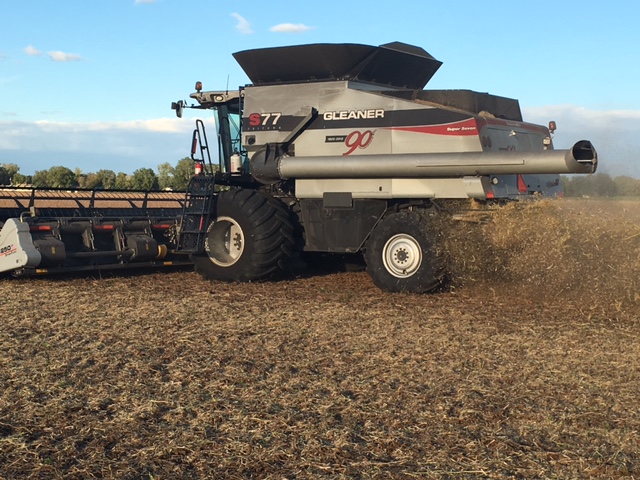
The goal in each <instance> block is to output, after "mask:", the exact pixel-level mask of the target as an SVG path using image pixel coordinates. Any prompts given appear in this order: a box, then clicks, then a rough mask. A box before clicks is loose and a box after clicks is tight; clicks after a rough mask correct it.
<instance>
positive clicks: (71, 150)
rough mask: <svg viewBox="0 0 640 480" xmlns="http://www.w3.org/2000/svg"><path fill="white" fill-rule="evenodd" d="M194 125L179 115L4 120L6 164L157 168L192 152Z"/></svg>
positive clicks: (29, 168)
mask: <svg viewBox="0 0 640 480" xmlns="http://www.w3.org/2000/svg"><path fill="white" fill-rule="evenodd" d="M192 129H193V123H192V122H190V121H188V120H185V119H178V118H158V119H152V120H131V121H125V122H89V123H81V122H51V121H39V122H20V121H15V120H0V163H16V164H17V165H18V166H19V167H20V171H21V172H22V173H24V174H26V175H31V174H33V172H34V171H36V170H45V169H48V168H50V167H52V166H54V165H64V166H67V167H69V168H71V169H72V170H73V169H74V168H80V169H81V170H82V171H84V172H95V171H97V170H100V169H102V168H106V169H110V170H115V171H123V172H126V173H132V172H133V171H135V170H136V169H138V168H142V167H146V168H153V169H155V168H156V167H157V166H158V165H159V164H161V163H164V162H169V163H171V164H172V165H173V164H175V163H176V162H177V161H178V160H179V159H181V158H184V157H186V156H188V155H189V153H190V140H191V130H192ZM212 153H213V152H212Z"/></svg>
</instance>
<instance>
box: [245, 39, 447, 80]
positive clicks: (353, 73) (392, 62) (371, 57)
mask: <svg viewBox="0 0 640 480" xmlns="http://www.w3.org/2000/svg"><path fill="white" fill-rule="evenodd" d="M233 56H234V58H235V59H236V61H237V62H238V63H239V64H240V66H241V67H242V69H243V70H244V71H245V73H246V74H247V76H248V77H249V79H250V80H251V82H253V84H254V85H270V84H281V83H300V82H311V81H322V80H354V81H361V82H366V83H372V84H376V85H384V86H391V87H396V88H409V89H418V90H419V89H422V88H424V86H425V85H426V84H427V82H428V81H429V80H430V79H431V77H432V76H433V75H434V74H435V73H436V71H437V70H438V68H440V65H442V62H439V61H438V60H436V59H435V58H433V57H432V56H431V55H429V54H428V53H427V52H426V51H425V50H423V49H422V48H420V47H415V46H413V45H407V44H406V43H401V42H393V43H387V44H385V45H380V46H379V47H373V46H369V45H360V44H354V43H341V44H330V43H316V44H309V45H294V46H290V47H274V48H260V49H255V50H244V51H242V52H237V53H234V54H233Z"/></svg>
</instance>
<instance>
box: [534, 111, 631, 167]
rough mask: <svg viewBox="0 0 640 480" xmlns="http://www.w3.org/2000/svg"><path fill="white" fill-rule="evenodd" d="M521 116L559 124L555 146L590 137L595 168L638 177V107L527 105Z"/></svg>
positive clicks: (559, 146)
mask: <svg viewBox="0 0 640 480" xmlns="http://www.w3.org/2000/svg"><path fill="white" fill-rule="evenodd" d="M523 116H524V119H525V120H526V121H528V122H532V123H537V124H541V125H547V123H548V122H549V120H554V121H555V122H556V124H557V125H558V130H557V131H556V133H555V137H554V141H553V143H554V145H555V148H570V147H571V146H573V144H574V143H575V142H577V141H578V140H589V141H591V143H593V146H594V147H595V149H596V151H597V152H598V159H599V164H598V171H600V172H603V173H608V174H610V175H613V176H617V175H630V176H633V177H636V178H640V155H638V152H640V136H638V134H637V132H638V131H640V111H639V110H592V109H588V108H585V107H579V106H575V105H552V106H545V107H534V108H526V109H524V111H523Z"/></svg>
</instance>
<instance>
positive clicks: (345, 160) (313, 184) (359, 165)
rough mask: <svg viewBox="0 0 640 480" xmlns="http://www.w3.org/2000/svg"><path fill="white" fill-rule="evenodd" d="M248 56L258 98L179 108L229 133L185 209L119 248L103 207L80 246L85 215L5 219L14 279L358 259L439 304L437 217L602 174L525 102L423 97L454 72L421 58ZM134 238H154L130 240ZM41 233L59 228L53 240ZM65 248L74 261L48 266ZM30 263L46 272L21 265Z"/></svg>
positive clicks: (147, 215)
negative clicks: (467, 203)
mask: <svg viewBox="0 0 640 480" xmlns="http://www.w3.org/2000/svg"><path fill="white" fill-rule="evenodd" d="M234 57H235V58H236V60H237V61H238V63H239V64H240V65H241V67H242V68H243V69H244V71H245V73H246V74H247V76H248V77H249V78H250V80H251V81H252V82H253V83H252V85H247V86H245V87H241V88H239V89H238V90H234V91H229V90H223V91H203V89H202V84H201V83H200V82H198V83H197V84H196V92H195V93H192V94H191V98H192V99H194V100H195V101H196V102H197V103H195V104H187V102H185V101H178V102H174V103H173V104H172V108H173V109H174V110H176V113H177V115H178V116H182V113H183V110H184V108H194V109H206V110H211V111H213V113H214V116H215V124H216V129H217V131H216V139H217V146H216V147H217V148H215V149H214V150H216V151H217V152H218V159H217V161H216V162H215V165H214V163H213V162H212V160H211V149H210V148H209V145H208V142H207V136H206V132H205V127H204V123H203V122H202V121H201V120H197V121H196V130H195V131H194V134H193V141H192V158H193V159H194V162H195V172H196V174H195V175H194V177H193V178H192V180H191V182H190V184H189V187H188V191H187V194H186V198H185V200H184V204H183V205H182V207H183V208H182V209H180V208H176V209H174V210H172V211H169V210H165V209H162V208H161V209H160V211H155V212H154V211H152V210H150V209H149V208H148V205H147V206H146V207H144V208H136V209H134V210H135V212H130V213H131V214H130V215H126V216H123V212H118V213H117V214H115V213H114V215H110V218H111V220H110V222H111V224H110V225H112V226H113V232H112V233H113V240H114V241H112V238H111V237H110V236H109V234H106V235H105V234H104V231H103V230H100V228H103V225H104V224H103V221H102V219H103V218H105V217H106V214H105V213H104V212H103V211H102V207H97V206H92V207H90V208H89V210H88V211H86V212H84V211H83V212H80V213H79V215H80V216H81V217H82V220H79V222H80V223H81V226H76V227H74V228H75V230H74V231H75V232H76V233H74V234H71V235H68V234H64V230H66V229H67V225H72V224H74V223H75V222H74V221H72V220H70V219H73V218H76V215H75V213H74V214H73V215H70V214H71V212H72V210H70V211H67V212H60V213H58V212H48V213H47V220H46V221H45V220H42V218H43V213H42V211H40V212H38V211H37V209H36V210H34V209H32V208H31V209H29V208H25V207H31V205H20V206H19V207H18V208H14V212H10V213H6V211H5V213H4V216H3V217H2V218H1V219H0V221H3V222H4V223H5V227H4V229H3V230H2V233H1V234H0V248H2V249H5V253H6V254H5V255H3V257H1V258H3V262H4V263H2V264H0V270H4V271H7V270H14V271H16V272H18V271H22V272H25V273H29V272H38V271H39V270H41V266H42V265H43V264H42V263H41V262H43V261H46V264H47V265H52V264H55V265H56V267H57V269H58V270H59V271H62V270H65V269H68V268H76V269H78V268H109V267H115V266H118V267H121V266H131V267H134V266H140V265H142V264H143V263H147V264H157V263H158V262H162V261H163V260H160V259H158V258H156V257H157V256H158V255H159V256H160V257H162V256H165V259H166V258H170V259H172V260H171V261H174V260H173V259H179V258H186V255H187V254H188V256H189V258H190V259H191V261H193V263H194V265H195V269H196V270H197V271H198V272H200V273H201V274H202V275H203V276H205V277H206V278H211V279H217V280H225V281H258V280H265V279H269V278H273V277H274V276H277V275H279V274H282V273H286V272H289V271H291V269H292V266H293V265H294V264H295V263H297V262H299V259H300V255H301V254H302V253H304V252H324V253H333V254H340V255H344V254H356V253H357V254H363V256H364V260H365V262H366V269H367V272H368V273H369V275H370V276H371V278H372V279H373V281H374V283H375V284H376V285H378V286H379V287H380V288H382V289H385V290H389V291H408V292H426V291H429V290H431V289H433V288H435V287H436V286H437V285H438V284H439V283H440V282H441V280H442V278H443V277H444V275H445V273H446V266H445V265H444V264H443V260H442V259H441V258H439V256H438V254H437V252H438V245H437V241H438V240H437V233H436V232H435V231H434V229H433V228H432V223H433V220H434V218H435V217H436V215H451V213H455V212H456V211H460V209H461V208H462V209H464V207H461V202H460V200H461V199H475V200H477V201H480V202H481V203H491V202H496V201H506V200H513V199H519V198H531V196H533V195H534V194H538V193H541V194H544V195H557V194H559V193H560V191H561V187H560V181H559V176H558V175H559V174H565V173H593V172H595V170H596V166H597V155H596V151H595V149H594V148H593V147H592V145H591V143H590V142H588V141H585V140H582V141H579V142H577V143H576V144H575V145H574V146H573V147H572V148H570V149H568V150H554V149H553V143H552V135H553V130H554V129H555V126H554V125H553V124H550V128H547V127H544V126H539V125H533V124H530V123H526V122H524V121H523V119H522V115H521V112H520V107H519V104H518V101H517V100H513V99H508V98H504V97H498V96H495V95H490V94H487V93H478V92H473V91H470V90H423V88H424V86H425V85H426V84H427V82H428V81H429V80H430V79H431V77H432V76H433V75H434V74H435V72H436V71H437V69H438V68H439V67H440V65H441V62H439V61H437V60H436V59H434V58H433V57H432V56H431V55H429V54H428V53H427V52H426V51H424V50H423V49H421V48H419V47H414V46H411V45H407V44H403V43H391V44H387V45H382V46H380V47H372V46H367V45H357V44H314V45H301V46H293V47H280V48H267V49H258V50H248V51H243V52H239V53H236V54H234ZM462 203H464V202H462ZM20 207H22V208H20ZM445 212H446V213H445ZM452 218H453V216H452ZM125 225H136V226H139V227H140V228H137V227H136V228H134V229H132V230H131V233H129V234H127V229H126V228H125ZM62 226H64V227H65V228H64V229H63V228H61V227H62ZM159 226H163V227H162V228H160V227H159ZM165 226H167V227H168V228H166V229H165V228H164V227H165ZM40 227H51V229H50V231H48V233H47V234H46V235H45V237H46V238H44V239H43V238H41V234H42V230H38V228H40ZM96 227H98V229H96ZM143 227H144V228H143ZM174 227H175V228H174ZM7 229H8V230H9V231H11V232H14V231H15V232H16V233H9V232H8V231H5V230H7ZM116 231H118V232H119V233H118V234H117V235H116V233H115V232H116ZM159 232H160V234H159ZM20 234H22V236H21V237H20ZM97 234H99V235H98V236H99V237H100V238H101V239H102V241H100V242H96V241H95V238H96V236H97ZM128 237H131V238H132V239H131V241H129V240H128ZM5 238H11V240H9V241H7V240H4V239H5ZM16 238H21V239H22V240H21V243H18V242H17V240H15V239H16ZM12 242H13V243H12ZM147 246H148V249H147ZM50 247H55V248H56V250H58V249H60V248H62V249H63V250H64V251H65V252H68V253H67V254H65V255H63V256H60V257H56V255H51V254H47V253H43V250H46V249H48V248H50ZM165 247H166V248H165ZM27 251H29V252H34V253H33V259H34V260H32V261H30V262H27V261H26V260H23V261H17V260H16V259H17V258H23V257H25V252H27ZM8 252H11V253H8ZM124 252H126V253H124ZM141 252H142V253H144V255H147V256H144V255H141ZM35 253H39V254H40V257H41V258H40V259H39V260H38V261H36V260H35V259H36V258H37V255H35ZM70 254H71V255H70ZM181 254H182V255H185V257H180V255H181ZM26 256H27V257H29V255H26ZM98 260H99V261H98ZM11 262H14V263H13V264H12V263H11ZM25 262H26V263H25ZM48 271H50V269H48Z"/></svg>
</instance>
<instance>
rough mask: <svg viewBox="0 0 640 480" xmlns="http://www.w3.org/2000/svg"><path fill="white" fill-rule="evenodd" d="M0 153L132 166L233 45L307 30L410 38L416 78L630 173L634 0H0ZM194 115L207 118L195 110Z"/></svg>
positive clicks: (178, 145)
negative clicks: (476, 100) (507, 105)
mask: <svg viewBox="0 0 640 480" xmlns="http://www.w3.org/2000/svg"><path fill="white" fill-rule="evenodd" d="M0 18H2V19H3V22H2V29H0V163H17V164H18V165H19V166H20V168H21V171H22V172H23V173H33V172H34V171H35V170H41V169H47V168H49V167H51V166H54V165H65V166H68V167H71V168H80V169H81V170H82V171H85V172H90V171H96V170H98V169H101V168H109V169H112V170H115V171H124V172H127V173H131V172H133V171H134V170H135V169H137V168H141V167H149V168H153V169H155V168H156V167H157V166H158V165H159V164H161V163H164V162H169V163H172V164H175V163H176V162H177V161H178V160H179V159H180V158H182V157H184V156H186V155H187V154H188V149H189V143H190V131H191V129H192V127H193V120H194V118H195V117H196V113H200V114H202V112H193V111H187V113H186V115H185V117H184V118H182V119H176V118H175V117H174V116H173V112H172V111H171V110H170V108H169V107H170V104H171V101H174V100H179V99H186V98H188V95H189V93H191V92H192V91H193V85H194V83H195V81H196V80H201V81H202V82H203V83H204V86H205V89H212V90H215V89H225V88H226V86H227V82H228V84H229V87H230V88H234V87H237V86H238V85H243V84H245V83H247V82H248V79H247V78H246V76H245V75H244V73H243V72H242V70H241V69H240V68H239V67H238V66H237V64H236V63H235V60H234V59H233V57H232V55H231V54H232V53H233V52H236V51H240V50H245V49H251V48H260V47H271V46H280V45H293V44H304V43H316V42H331V43H342V42H351V43H364V44H371V45H380V44H383V43H388V42H392V41H402V42H405V43H410V44H414V45H418V46H420V47H422V48H424V49H425V50H427V51H428V52H429V53H430V54H431V55H433V56H434V57H436V58H437V59H438V60H440V61H442V62H443V65H442V67H441V68H440V70H439V71H438V73H437V74H436V75H435V76H434V78H433V79H432V81H431V82H430V83H429V85H428V86H427V88H437V89H440V88H464V89H471V90H476V91H480V92H490V93H493V94H497V95H502V96H506V97H511V98H517V99H518V100H520V105H521V108H522V110H523V113H524V116H525V120H528V121H532V122H535V123H543V124H546V123H547V122H548V121H549V120H552V119H553V120H556V122H557V123H558V131H557V133H556V138H555V142H556V148H566V147H568V146H570V145H572V144H573V143H574V142H575V141H577V140H580V139H589V140H592V141H593V143H594V144H595V146H596V148H597V150H598V152H599V154H600V158H601V167H602V168H601V171H604V172H607V173H611V174H612V175H633V176H636V177H640V156H639V155H638V154H637V152H638V151H640V135H639V134H638V132H639V131H640V89H639V88H638V86H637V79H638V78H639V77H640V66H639V63H640V62H639V59H640V56H639V55H638V53H637V51H636V49H637V45H638V44H640V31H639V30H640V29H639V28H638V26H637V25H636V23H637V19H638V18H640V2H637V1H636V0H628V1H620V0H612V1H610V2H608V3H604V2H602V1H593V0H582V1H573V0H567V1H559V2H536V3H535V4H534V3H533V2H513V1H507V0H495V1H487V2H475V1H461V2H457V3H453V2H442V1H438V2H435V1H429V0H420V1H417V0H405V1H402V2H396V3H392V2H386V1H385V2H378V1H376V0H371V1H369V2H362V3H361V2H345V1H335V0H323V1H322V2H300V1H295V2H294V1H279V0H272V1H269V2H264V1H257V0H249V1H245V2H231V1H226V2H225V1H222V0H219V1H211V0H209V1H205V0H110V1H106V0H91V1H86V0H58V1H56V0H31V1H24V2H18V1H11V0H0ZM205 118H207V116H205Z"/></svg>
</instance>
